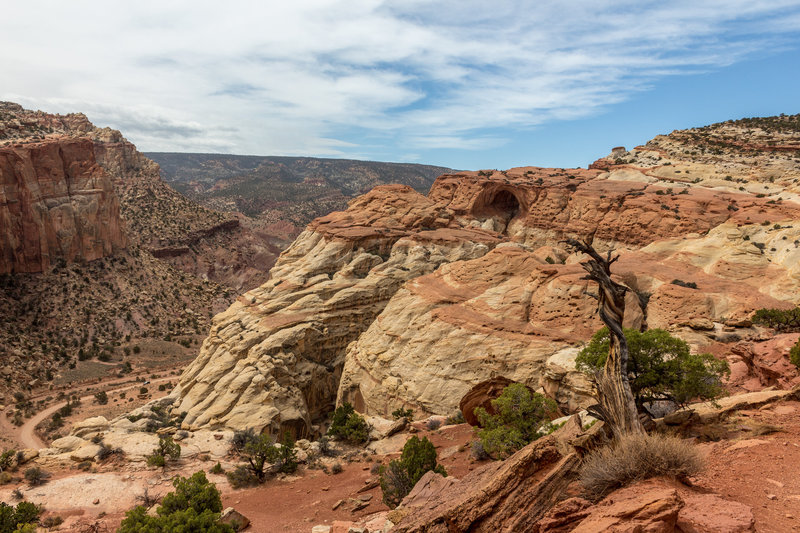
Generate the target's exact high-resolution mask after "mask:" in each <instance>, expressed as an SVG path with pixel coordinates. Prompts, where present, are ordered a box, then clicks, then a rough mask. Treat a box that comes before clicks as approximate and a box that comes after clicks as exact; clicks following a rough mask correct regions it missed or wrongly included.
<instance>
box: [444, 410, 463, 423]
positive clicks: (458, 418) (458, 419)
mask: <svg viewBox="0 0 800 533" xmlns="http://www.w3.org/2000/svg"><path fill="white" fill-rule="evenodd" d="M464 422H466V420H465V419H464V413H462V412H461V411H456V412H455V413H453V414H452V415H450V416H448V417H447V420H445V421H444V423H445V424H446V425H448V426H452V425H455V424H463V423H464Z"/></svg>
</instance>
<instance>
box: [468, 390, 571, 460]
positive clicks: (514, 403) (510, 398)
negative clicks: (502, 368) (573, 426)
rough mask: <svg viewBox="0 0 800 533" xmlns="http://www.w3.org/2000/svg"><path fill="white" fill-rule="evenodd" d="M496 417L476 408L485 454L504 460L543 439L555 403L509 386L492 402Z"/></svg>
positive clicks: (479, 436) (479, 435)
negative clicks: (531, 443)
mask: <svg viewBox="0 0 800 533" xmlns="http://www.w3.org/2000/svg"><path fill="white" fill-rule="evenodd" d="M492 407H493V408H494V411H495V414H493V415H492V414H489V413H488V412H487V411H486V409H484V408H483V407H476V408H475V416H476V417H478V422H480V425H481V426H482V429H481V430H480V431H479V432H478V438H480V441H481V444H482V445H483V448H484V450H485V451H486V453H488V454H489V455H490V456H492V457H494V458H496V459H504V458H506V457H508V456H509V455H511V454H512V453H514V452H516V451H517V450H519V449H521V448H523V447H524V446H526V445H527V444H528V443H530V442H532V441H534V440H536V439H538V438H539V437H542V436H543V435H546V434H547V433H548V432H549V431H548V430H549V427H548V426H549V420H550V418H551V417H552V416H554V415H555V413H556V410H557V407H556V403H555V402H554V401H553V400H550V399H549V398H546V397H545V396H543V395H541V394H538V393H535V392H533V393H532V392H531V391H530V389H528V387H526V386H525V385H523V384H522V383H512V384H511V385H509V386H507V387H506V388H505V389H503V392H502V393H501V394H500V396H498V397H497V398H495V399H494V400H492Z"/></svg>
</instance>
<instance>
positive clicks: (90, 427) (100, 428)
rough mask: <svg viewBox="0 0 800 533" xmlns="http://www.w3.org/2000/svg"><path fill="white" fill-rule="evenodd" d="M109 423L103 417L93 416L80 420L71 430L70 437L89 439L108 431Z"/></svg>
mask: <svg viewBox="0 0 800 533" xmlns="http://www.w3.org/2000/svg"><path fill="white" fill-rule="evenodd" d="M108 428H109V422H108V420H106V417H104V416H93V417H91V418H87V419H85V420H81V421H80V422H78V423H77V424H75V426H74V427H73V428H72V432H71V433H72V435H74V436H76V437H81V438H91V437H93V436H94V435H97V434H98V433H102V432H104V431H108Z"/></svg>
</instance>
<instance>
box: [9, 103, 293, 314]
mask: <svg viewBox="0 0 800 533" xmlns="http://www.w3.org/2000/svg"><path fill="white" fill-rule="evenodd" d="M54 138H71V139H90V140H91V142H92V143H93V145H94V154H93V158H94V160H96V162H97V164H99V166H100V167H102V168H103V169H104V170H105V171H106V173H107V175H108V176H109V177H110V179H111V182H112V185H113V189H114V191H115V193H116V195H117V197H118V198H119V206H120V208H119V211H120V215H121V217H122V219H123V221H124V222H125V225H126V229H127V236H128V238H129V241H130V243H131V244H133V245H137V246H139V247H141V248H142V249H144V250H145V251H147V252H150V253H152V254H153V255H156V256H158V257H159V258H160V259H161V260H163V261H165V262H168V263H169V264H171V265H172V266H174V267H176V268H178V269H180V270H183V271H184V272H186V273H189V274H192V275H195V276H198V277H201V278H203V279H208V280H212V281H216V282H218V283H221V284H223V285H227V286H229V287H231V288H234V289H237V290H240V289H242V288H245V289H246V288H252V287H256V286H258V285H259V284H261V283H263V282H264V281H266V280H267V272H268V270H269V268H270V267H271V266H272V265H273V264H274V262H275V259H276V258H277V256H278V254H279V253H280V250H281V248H282V247H284V246H285V245H286V244H288V241H287V240H286V238H285V236H283V235H276V234H275V232H274V231H273V228H272V227H270V226H269V225H267V224H265V223H261V222H257V221H256V222H254V221H252V220H250V219H248V218H247V217H244V216H241V215H237V214H235V213H220V212H218V211H215V210H213V209H208V208H205V207H202V206H200V205H198V204H197V203H195V202H193V201H191V200H189V199H188V198H186V197H184V196H183V195H181V194H180V193H178V192H177V191H175V190H174V189H173V188H172V187H170V186H169V185H167V184H166V183H165V182H164V181H162V179H161V176H160V168H159V166H158V164H156V163H155V162H153V161H151V160H150V159H148V158H147V157H145V156H144V154H142V153H141V152H139V151H138V150H137V149H136V147H135V146H134V145H133V144H132V143H131V142H129V141H128V140H127V139H125V138H124V137H123V136H122V134H121V133H120V132H119V131H117V130H112V129H111V128H98V127H96V126H94V124H92V123H91V122H90V121H89V119H88V118H87V117H86V115H84V114H82V113H70V114H67V115H54V114H50V113H44V112H42V111H30V110H27V109H23V108H22V107H21V106H19V105H17V104H14V103H11V102H0V147H3V146H5V147H9V146H12V145H20V146H25V145H27V144H28V143H35V142H41V141H48V142H49V141H51V140H52V139H54ZM229 301H230V300H229Z"/></svg>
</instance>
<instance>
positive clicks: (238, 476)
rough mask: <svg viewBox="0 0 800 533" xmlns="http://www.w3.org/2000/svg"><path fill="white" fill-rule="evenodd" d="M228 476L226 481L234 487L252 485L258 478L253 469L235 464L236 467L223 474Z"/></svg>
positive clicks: (257, 482)
mask: <svg viewBox="0 0 800 533" xmlns="http://www.w3.org/2000/svg"><path fill="white" fill-rule="evenodd" d="M225 477H227V478H228V483H230V484H231V487H233V488H234V489H240V488H242V487H252V486H253V485H258V484H259V483H260V480H259V479H258V477H257V476H255V475H254V474H253V471H252V470H251V469H250V468H249V467H248V466H246V465H237V466H236V468H234V469H233V470H231V471H230V472H228V473H226V474H225Z"/></svg>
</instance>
